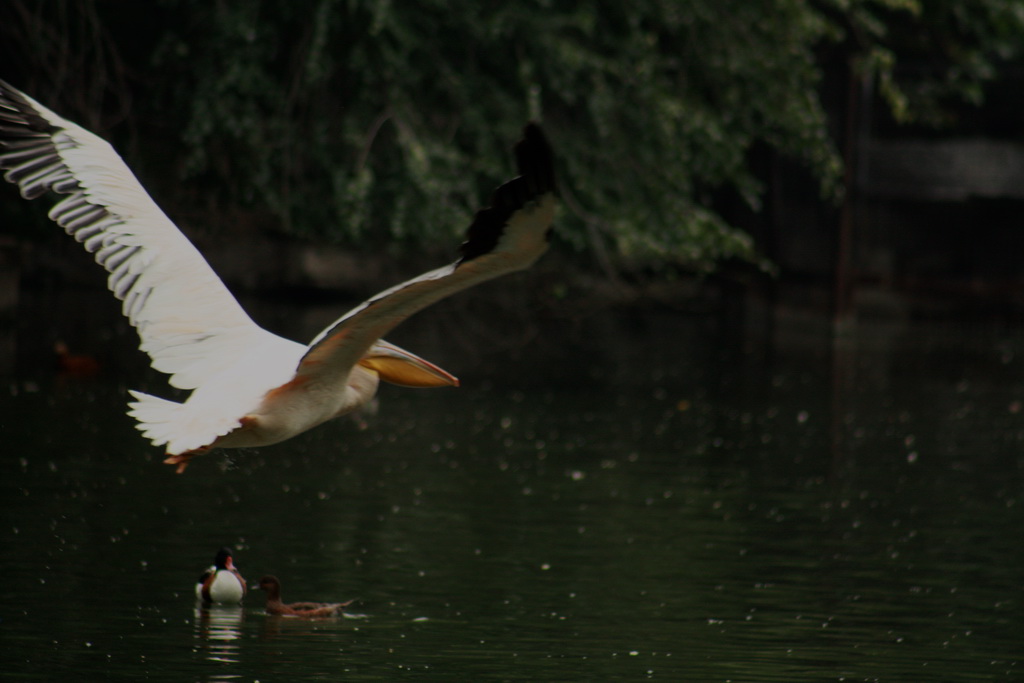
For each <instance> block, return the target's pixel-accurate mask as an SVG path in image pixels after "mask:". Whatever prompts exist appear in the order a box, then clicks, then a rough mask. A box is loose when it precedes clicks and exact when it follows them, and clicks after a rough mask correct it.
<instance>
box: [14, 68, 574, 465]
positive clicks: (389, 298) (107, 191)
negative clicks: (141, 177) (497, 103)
mask: <svg viewBox="0 0 1024 683" xmlns="http://www.w3.org/2000/svg"><path fill="white" fill-rule="evenodd" d="M515 156H516V162H517V164H518V170H519V175H518V176H517V177H515V178H513V179H512V180H510V181H508V182H506V183H505V184H503V185H501V186H500V187H498V188H497V189H496V190H495V191H494V194H493V196H492V197H491V206H490V207H488V208H485V209H482V210H480V211H478V212H477V214H476V216H475V217H474V219H473V222H472V224H471V225H470V226H469V229H468V231H467V234H466V241H465V242H464V243H463V244H462V246H461V248H460V254H459V258H458V260H456V261H455V262H454V263H452V264H451V265H448V266H444V267H443V268H438V269H437V270H432V271H430V272H428V273H424V274H423V275H420V276H419V277H416V278H413V279H412V280H409V281H407V282H403V283H402V284H399V285H396V286H394V287H392V288H390V289H388V290H385V291H383V292H381V293H380V294H377V295H376V296H374V297H372V298H370V299H368V300H367V301H364V302H363V303H361V304H359V305H358V306H356V307H355V308H353V309H352V310H351V311H349V312H348V313H346V314H345V315H343V316H341V317H340V318H339V319H338V320H336V321H335V322H334V323H332V324H331V325H330V326H328V327H327V329H325V330H324V331H322V332H321V333H320V334H318V335H317V336H316V337H315V338H314V339H313V341H312V342H310V343H309V344H308V345H304V344H299V343H296V342H293V341H290V340H288V339H285V338H283V337H279V336H277V335H276V334H272V333H271V332H268V331H267V330H264V329H263V328H261V327H259V326H258V325H257V324H256V323H254V322H253V321H252V319H251V318H250V317H249V316H248V315H247V314H246V313H245V311H244V310H242V308H241V306H240V305H239V304H238V302H237V301H236V300H235V298H234V297H233V296H232V295H231V293H230V292H229V291H228V290H227V288H226V287H225V286H224V284H223V283H222V282H221V280H220V278H218V277H217V275H216V273H214V271H213V269H211V268H210V266H209V264H207V263H206V260H205V259H204V258H203V257H202V255H200V253H199V252H198V251H197V250H196V248H195V247H194V246H193V245H192V243H191V242H189V241H188V239H187V238H186V237H185V236H184V235H183V234H182V233H181V231H179V230H178V228H177V227H176V226H175V225H174V223H172V222H171V220H170V219H169V218H168V217H167V216H166V215H165V214H164V212H163V211H162V210H161V209H160V207H158V206H157V205H156V203H155V202H154V201H153V200H152V199H151V198H150V196H149V195H148V194H147V193H146V191H145V190H144V189H143V188H142V185H141V184H140V183H139V181H138V180H137V179H136V178H135V176H134V174H133V173H132V172H131V170H129V168H128V166H126V165H125V163H124V161H122V160H121V158H120V157H119V156H118V155H117V153H116V152H115V151H114V149H113V147H111V146H110V144H109V143H107V142H106V141H105V140H103V139H101V138H99V137H97V136H96V135H94V134H92V133H90V132H89V131H87V130H85V129H84V128H81V127H80V126H78V125H76V124H74V123H72V122H71V121H68V120H66V119H64V118H61V117H60V116H58V115H57V114H55V113H54V112H52V111H50V110H49V109H47V108H46V107H44V106H42V105H41V104H39V103H38V102H36V101H35V100H33V99H32V98H30V97H29V96H27V95H25V94H24V93H22V92H20V91H18V90H17V89H15V88H13V87H11V86H10V85H8V84H7V83H5V82H3V81H0V169H4V170H6V171H7V172H6V174H5V176H4V177H5V178H6V180H8V181H9V182H11V183H14V184H15V185H17V186H18V187H19V188H20V189H21V194H22V196H23V197H25V198H26V199H34V198H36V197H39V196H42V195H44V194H47V193H54V194H57V195H66V197H64V198H62V199H60V201H58V202H57V203H56V204H55V205H54V206H53V208H51V209H50V212H49V217H50V219H51V220H53V221H55V222H56V223H57V224H58V225H60V226H61V227H62V228H64V230H65V231H66V232H67V233H68V234H69V235H71V236H73V237H74V238H75V239H76V240H78V241H79V242H81V243H82V244H83V246H84V247H85V248H86V250H87V251H89V252H91V253H92V254H94V255H95V258H96V261H97V262H98V263H99V264H100V265H102V266H103V267H104V268H106V269H107V271H108V272H109V273H110V276H109V278H108V280H107V285H108V286H109V288H110V290H111V291H112V292H113V293H114V296H116V297H117V298H118V299H120V300H121V301H122V302H123V306H122V311H123V313H124V315H125V316H127V318H128V320H129V322H131V324H132V325H134V326H135V329H136V330H137V331H138V333H139V337H140V339H141V343H140V348H141V349H142V350H143V351H145V352H146V353H147V354H149V357H150V358H151V360H152V366H153V368H155V369H156V370H159V371H160V372H164V373H166V374H168V375H170V378H169V380H168V381H169V382H170V384H171V386H173V387H176V388H178V389H187V390H191V394H190V395H189V396H188V398H187V400H185V401H184V402H181V403H179V402H177V401H169V400H166V399H163V398H158V397H156V396H151V395H149V394H144V393H142V392H138V391H132V392H130V393H131V395H132V397H133V398H134V399H135V400H134V401H133V402H131V403H129V407H130V411H129V413H128V414H129V415H131V416H132V417H134V418H135V419H136V420H137V421H138V424H137V425H136V427H137V428H138V429H139V431H141V432H142V434H143V435H144V436H145V437H146V438H148V439H149V440H150V441H152V443H153V445H155V446H164V447H165V450H166V455H167V458H166V460H164V462H165V463H167V464H169V465H175V466H177V471H178V472H179V473H180V472H183V471H184V470H185V468H186V467H187V466H188V463H189V460H190V459H191V458H193V457H194V456H196V455H200V454H202V453H205V452H207V451H209V450H210V449H213V448H241V447H252V446H265V445H269V444H274V443H278V442H281V441H284V440H285V439H288V438H291V437H293V436H295V435H296V434H300V433H302V432H304V431H306V430H307V429H311V428H312V427H315V426H317V425H319V424H321V423H323V422H326V421H327V420H330V419H332V418H335V417H338V416H340V415H344V414H345V413H348V412H350V411H352V410H355V409H356V408H358V407H360V406H362V405H364V404H365V403H367V402H368V401H369V400H371V399H372V398H373V396H374V394H375V393H376V391H377V385H378V382H379V381H380V380H382V379H383V380H385V381H388V382H392V383H394V384H399V385H403V386H414V387H436V386H457V385H458V380H457V379H455V377H453V376H452V375H450V374H448V373H447V372H445V371H444V370H442V369H441V368H439V367H437V366H436V365H433V364H432V363H429V362H427V361H425V360H423V359H422V358H419V357H418V356H416V355H414V354H412V353H409V352H408V351H405V350H403V349H400V348H398V347H397V346H395V345H394V344H389V343H388V342H386V341H384V340H383V339H381V337H382V336H384V335H385V334H387V333H388V332H389V331H390V330H391V329H392V328H393V327H395V326H396V325H398V324H399V323H400V322H402V321H403V320H404V319H405V318H406V317H408V316H410V315H412V314H413V313H415V312H417V311H419V310H420V309H422V308H424V307H426V306H429V305H430V304H432V303H434V302H436V301H438V300H440V299H443V298H444V297H446V296H448V295H450V294H453V293H455V292H458V291H460V290H462V289H465V288H467V287H471V286H473V285H476V284H478V283H480V282H483V281H485V280H489V279H491V278H494V277H497V276H499V275H503V274H505V273H510V272H513V271H517V270H522V269H524V268H527V267H528V266H530V265H531V264H533V262H534V261H536V260H537V258H539V257H540V256H541V254H543V253H544V251H545V250H546V249H547V243H548V239H549V237H550V235H551V223H552V220H553V217H554V210H555V203H556V197H555V195H556V188H555V177H554V170H553V161H552V152H551V148H550V146H549V145H548V143H547V140H546V139H545V137H544V134H543V133H542V132H541V129H540V127H538V126H537V125H536V124H533V123H530V124H527V126H526V128H525V129H524V134H523V139H522V140H521V141H520V142H519V143H517V144H516V147H515Z"/></svg>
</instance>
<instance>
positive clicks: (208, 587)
mask: <svg viewBox="0 0 1024 683" xmlns="http://www.w3.org/2000/svg"><path fill="white" fill-rule="evenodd" d="M244 597H245V579H243V578H242V575H241V573H239V571H238V569H237V568H236V567H235V563H234V558H233V557H232V555H231V548H228V547H226V546H225V547H224V548H221V549H220V550H219V551H217V556H216V557H214V558H213V566H211V567H210V568H209V569H207V570H206V571H205V572H203V574H202V576H200V577H199V581H198V582H197V583H196V598H198V599H199V600H202V601H203V602H204V603H205V604H212V603H216V604H220V605H236V604H238V603H240V602H241V601H242V598H244Z"/></svg>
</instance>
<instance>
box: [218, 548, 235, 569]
mask: <svg viewBox="0 0 1024 683" xmlns="http://www.w3.org/2000/svg"><path fill="white" fill-rule="evenodd" d="M213 566H214V567H216V568H217V569H234V568H235V561H234V558H233V557H232V556H231V548H229V547H227V546H224V547H223V548H221V549H220V550H218V551H217V556H216V557H214V558H213Z"/></svg>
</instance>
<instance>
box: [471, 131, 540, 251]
mask: <svg viewBox="0 0 1024 683" xmlns="http://www.w3.org/2000/svg"><path fill="white" fill-rule="evenodd" d="M514 153H515V157H516V167H517V169H518V171H519V175H518V176H516V177H515V178H513V179H512V180H509V181H508V182H506V183H504V184H502V185H499V186H498V187H497V189H495V190H494V193H493V194H492V195H491V202H490V204H491V205H490V206H489V207H487V208H485V209H480V210H479V211H477V212H476V215H475V216H474V217H473V222H472V223H470V225H469V229H468V230H466V241H465V242H463V243H462V246H460V247H459V255H460V257H461V258H460V259H459V262H460V263H462V262H465V261H470V260H472V259H475V258H477V257H479V256H483V255H484V254H487V253H489V252H490V251H491V250H492V249H494V247H495V246H497V244H498V241H499V240H500V239H501V235H502V232H503V231H504V228H505V224H506V223H507V222H508V220H509V218H510V217H511V216H512V214H513V213H515V212H516V211H518V210H519V209H521V208H522V207H523V206H525V205H526V204H527V203H529V202H531V201H535V200H536V199H538V198H540V197H541V196H543V195H545V194H549V193H551V194H553V193H555V192H557V190H558V187H557V184H556V182H555V159H554V156H555V155H554V152H553V151H552V149H551V145H550V144H549V143H548V139H547V136H545V135H544V131H543V129H541V127H540V124H538V123H536V122H534V121H530V122H529V123H527V124H526V126H524V127H523V137H522V139H520V140H519V142H517V143H516V146H515V150H514Z"/></svg>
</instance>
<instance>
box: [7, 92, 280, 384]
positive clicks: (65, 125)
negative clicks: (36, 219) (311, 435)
mask: <svg viewBox="0 0 1024 683" xmlns="http://www.w3.org/2000/svg"><path fill="white" fill-rule="evenodd" d="M0 169H5V170H6V171H7V173H6V175H5V176H4V177H5V178H6V179H7V180H8V181H10V182H12V183H14V184H16V185H18V187H19V188H21V194H22V196H24V197H25V198H26V199H34V198H36V197H39V196H41V195H43V194H46V193H47V192H55V193H57V194H63V195H68V196H67V197H65V198H64V199H62V200H60V201H59V202H58V203H57V204H56V205H55V206H54V207H53V208H52V209H50V213H49V216H50V218H51V219H52V220H54V221H56V222H57V224H59V225H60V226H61V227H63V228H64V229H65V230H66V231H67V232H68V234H70V235H72V236H73V237H74V238H75V239H76V240H78V241H79V242H82V243H83V245H84V246H85V248H86V249H87V250H88V251H90V252H92V253H94V254H95V255H96V261H97V262H98V263H100V264H101V265H102V266H103V267H104V268H106V269H107V270H108V271H109V272H110V277H109V278H108V280H107V285H108V286H109V287H110V290H111V291H112V292H113V293H114V295H115V296H116V297H117V298H118V299H121V300H122V301H123V302H124V305H123V308H122V310H123V311H124V314H125V315H126V316H127V317H128V320H129V321H130V322H131V323H132V325H134V326H135V327H136V329H137V330H138V332H139V337H141V339H142V344H141V349H142V350H143V351H145V352H146V353H148V354H149V355H150V357H151V358H152V364H153V367H154V368H155V369H157V370H159V371H161V372H165V373H167V374H169V375H171V377H170V380H169V381H170V383H171V385H172V386H175V387H178V388H181V389H194V388H195V387H197V386H198V385H199V384H200V383H201V382H202V380H203V379H204V378H206V377H209V376H210V375H211V374H213V373H214V371H215V370H216V369H218V368H219V367H220V366H221V365H223V364H224V362H225V360H226V359H230V358H232V357H234V355H235V354H237V353H238V350H239V349H240V348H242V349H244V348H247V347H250V346H251V345H253V344H258V343H266V342H268V341H269V340H270V339H276V335H272V334H271V333H269V332H267V331H265V330H263V329H262V328H260V327H259V326H257V325H256V324H255V323H254V322H253V321H252V319H251V318H249V316H248V315H247V314H246V313H245V311H243V310H242V308H241V306H239V304H238V302H237V301H235V299H234V297H233V296H232V295H231V293H230V292H228V290H227V288H225V287H224V284H223V283H222V282H221V281H220V278H218V277H217V275H216V273H214V272H213V269H211V268H210V266H209V265H208V264H207V263H206V260H205V259H203V257H202V255H201V254H200V253H199V252H198V251H197V250H196V248H195V247H194V246H192V243H191V242H189V241H188V238H186V237H185V236H184V235H183V234H182V233H181V232H180V231H179V230H178V228H177V227H176V226H175V225H174V223H172V222H171V220H170V219H169V218H167V216H166V215H164V212H163V211H161V210H160V207H158V206H157V205H156V203H154V202H153V200H152V199H151V198H150V197H149V195H148V194H147V193H146V191H145V190H144V189H142V185H140V184H139V181H138V180H137V179H136V178H135V176H134V174H132V172H131V170H129V168H128V167H127V166H126V165H125V163H124V161H122V160H121V158H120V157H119V156H118V155H117V153H116V152H115V151H114V149H113V147H111V146H110V144H108V143H107V142H106V141H105V140H103V139H101V138H99V137H97V136H96V135H93V134H92V133H90V132H89V131H87V130H85V129H84V128H81V127H80V126H77V125H75V124H74V123H72V122H70V121H67V120H65V119H63V118H61V117H60V116H58V115H57V114H55V113H53V112H52V111H50V110H49V109H47V108H46V107H44V106H42V105H41V104H39V103H38V102H36V101H35V100H33V99H32V98H30V97H29V96H27V95H25V94H24V93H22V92H19V91H18V90H16V89H15V88H13V87H11V86H10V85H8V84H7V83H5V82H3V81H0ZM268 338H270V339H268Z"/></svg>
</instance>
